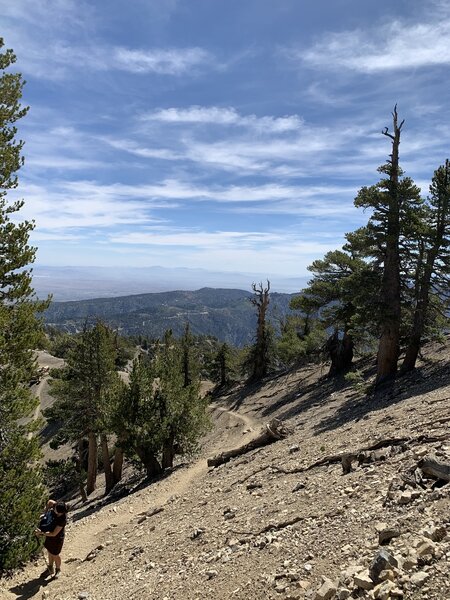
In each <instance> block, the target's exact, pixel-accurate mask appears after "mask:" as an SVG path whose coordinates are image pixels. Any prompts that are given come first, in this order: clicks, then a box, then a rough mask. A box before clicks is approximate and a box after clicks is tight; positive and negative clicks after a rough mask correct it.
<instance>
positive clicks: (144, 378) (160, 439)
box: [115, 331, 208, 477]
mask: <svg viewBox="0 0 450 600" xmlns="http://www.w3.org/2000/svg"><path fill="white" fill-rule="evenodd" d="M197 373H199V369H198V367H196V366H195V364H192V363H191V370H190V374H191V378H192V379H191V381H190V383H189V384H188V385H185V384H186V370H185V356H184V353H183V341H181V342H177V341H176V340H175V339H174V338H173V336H172V332H171V331H168V332H166V334H165V336H164V340H163V342H162V343H160V344H158V345H157V347H156V348H155V353H154V356H153V357H152V358H151V359H148V358H146V357H141V358H140V359H138V360H135V361H134V363H133V370H132V373H131V377H130V383H129V385H128V387H127V388H126V389H125V390H124V392H123V394H122V396H121V398H119V400H118V402H117V405H116V418H115V423H116V427H117V429H116V433H117V436H118V438H119V439H120V440H121V444H122V446H123V448H124V450H125V453H126V454H128V455H129V456H133V455H136V456H138V458H139V459H140V461H141V462H142V464H143V466H144V467H145V469H146V471H147V475H148V476H149V477H154V476H155V475H158V474H159V473H161V472H162V471H163V470H164V469H168V468H171V467H172V466H173V461H174V457H175V454H176V453H177V454H181V455H190V454H192V453H193V452H195V451H196V449H197V447H198V441H199V439H200V437H201V436H202V435H203V434H204V433H205V431H206V429H207V427H208V418H207V414H206V408H207V403H206V400H205V399H203V398H201V397H200V380H199V377H198V375H196V374H197Z"/></svg>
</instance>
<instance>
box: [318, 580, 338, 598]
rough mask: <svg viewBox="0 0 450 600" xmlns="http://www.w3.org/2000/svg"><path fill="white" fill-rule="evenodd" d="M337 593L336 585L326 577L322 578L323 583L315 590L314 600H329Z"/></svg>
mask: <svg viewBox="0 0 450 600" xmlns="http://www.w3.org/2000/svg"><path fill="white" fill-rule="evenodd" d="M336 592H337V585H336V584H335V583H334V581H331V579H328V577H324V578H323V583H322V585H321V586H320V588H319V589H318V590H317V592H316V595H315V596H314V600H330V598H333V596H334V595H335V594H336Z"/></svg>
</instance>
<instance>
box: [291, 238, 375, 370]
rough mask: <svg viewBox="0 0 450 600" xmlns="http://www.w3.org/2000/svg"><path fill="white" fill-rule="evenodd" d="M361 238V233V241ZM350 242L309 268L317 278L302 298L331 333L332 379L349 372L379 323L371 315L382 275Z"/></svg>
mask: <svg viewBox="0 0 450 600" xmlns="http://www.w3.org/2000/svg"><path fill="white" fill-rule="evenodd" d="M361 235H362V231H359V233H358V237H359V239H360V237H361ZM355 237H357V236H355V235H353V239H355ZM347 239H348V243H347V244H346V245H345V246H344V248H343V249H342V250H333V251H331V252H328V253H327V254H326V255H325V256H324V258H323V259H320V260H315V261H314V262H313V263H312V265H311V266H309V267H308V270H309V271H311V272H312V273H313V274H314V276H313V279H311V281H310V282H309V285H308V287H307V288H305V289H304V290H303V293H302V296H300V298H301V299H302V302H303V303H307V305H308V306H309V307H310V308H315V310H316V312H317V314H318V318H319V320H320V321H321V323H322V325H323V327H324V328H325V329H328V330H329V331H330V330H331V333H330V335H329V337H328V339H327V340H326V342H325V344H324V349H325V350H326V352H327V354H328V355H329V358H330V361H331V365H330V370H329V373H328V374H329V376H334V375H339V374H341V373H345V372H346V371H348V370H349V369H350V367H351V365H352V360H353V354H354V349H355V342H356V341H358V342H360V343H364V342H366V341H367V337H368V335H370V333H371V332H373V333H374V325H375V323H374V321H373V319H372V317H368V315H372V314H373V309H372V308H371V307H372V306H373V301H374V297H375V296H376V292H377V288H378V284H379V275H377V273H376V270H375V269H374V267H373V266H372V265H370V264H369V263H367V262H366V261H365V260H363V258H361V256H360V253H359V252H358V250H357V248H356V247H354V246H353V244H352V238H351V236H347ZM363 247H364V245H363Z"/></svg>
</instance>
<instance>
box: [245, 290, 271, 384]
mask: <svg viewBox="0 0 450 600" xmlns="http://www.w3.org/2000/svg"><path fill="white" fill-rule="evenodd" d="M252 290H253V292H254V295H253V297H252V298H251V299H250V302H251V303H252V304H253V306H255V307H256V313H257V324H256V335H255V343H254V344H253V346H252V347H251V348H250V352H249V355H248V357H247V358H246V361H245V364H244V369H245V370H247V371H248V372H249V373H250V380H252V381H259V380H260V379H262V378H263V377H265V376H266V375H267V374H268V372H269V369H270V366H271V364H272V361H273V354H274V341H273V330H272V328H271V327H270V325H269V323H268V322H267V310H268V308H269V304H270V281H268V282H267V286H266V287H264V286H263V284H262V283H260V284H259V285H256V283H253V284H252Z"/></svg>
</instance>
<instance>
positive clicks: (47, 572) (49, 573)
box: [39, 566, 55, 579]
mask: <svg viewBox="0 0 450 600" xmlns="http://www.w3.org/2000/svg"><path fill="white" fill-rule="evenodd" d="M54 573H55V570H54V568H53V566H51V567H47V568H46V569H45V571H42V573H41V574H40V575H39V577H40V578H41V579H45V578H46V577H51V576H52V575H54Z"/></svg>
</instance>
